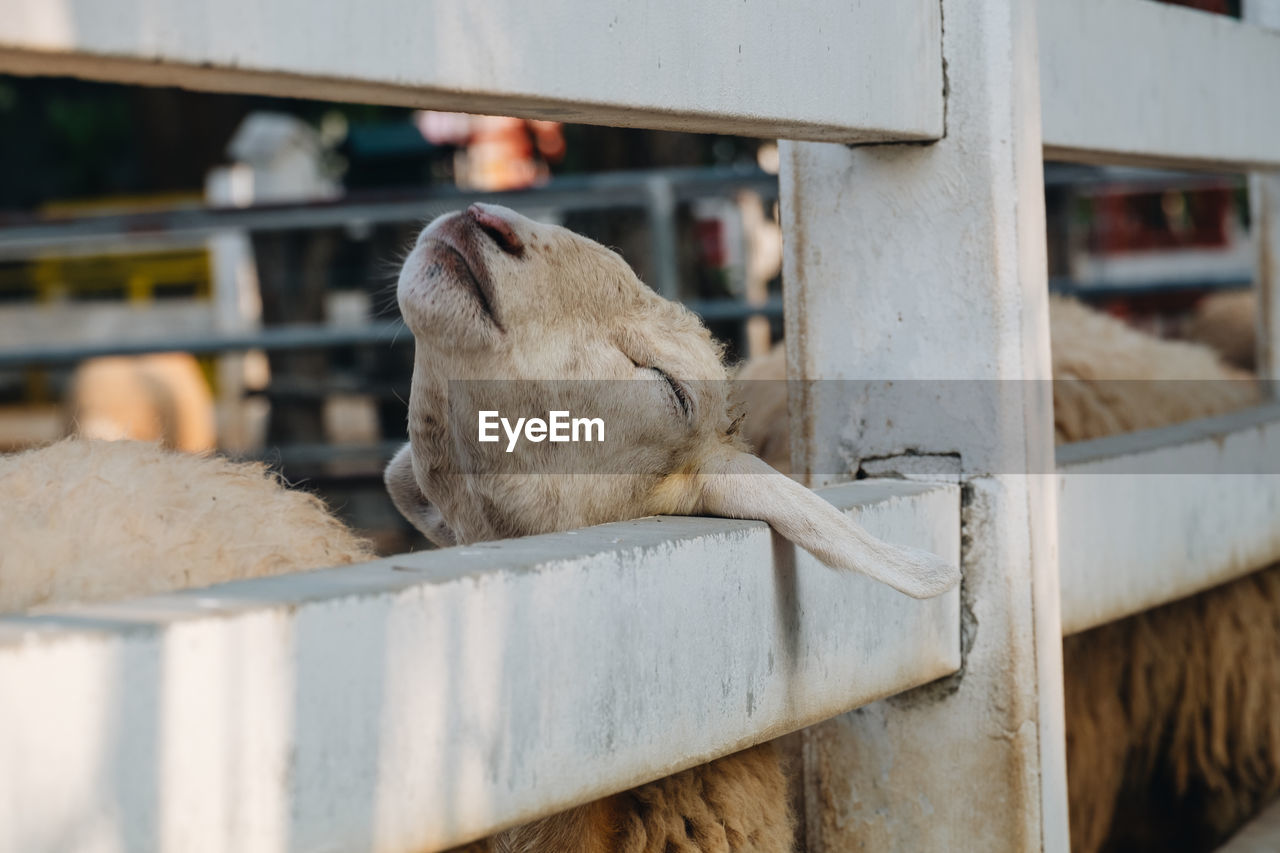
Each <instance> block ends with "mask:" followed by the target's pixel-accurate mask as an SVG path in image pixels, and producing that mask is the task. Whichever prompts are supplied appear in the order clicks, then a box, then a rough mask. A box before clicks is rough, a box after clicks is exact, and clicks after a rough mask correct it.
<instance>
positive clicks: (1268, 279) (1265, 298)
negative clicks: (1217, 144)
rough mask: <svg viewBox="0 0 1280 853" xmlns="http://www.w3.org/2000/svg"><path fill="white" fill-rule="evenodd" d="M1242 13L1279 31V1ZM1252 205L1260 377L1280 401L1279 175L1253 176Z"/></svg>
mask: <svg viewBox="0 0 1280 853" xmlns="http://www.w3.org/2000/svg"><path fill="white" fill-rule="evenodd" d="M1241 11H1242V13H1243V17H1244V19H1245V20H1246V21H1248V22H1249V23H1251V24H1255V25H1257V26H1260V27H1267V28H1268V29H1273V30H1280V0H1245V2H1244V4H1243V8H1242V10H1241ZM1249 204H1250V212H1251V213H1252V217H1251V218H1252V220H1253V239H1254V246H1255V248H1256V250H1257V258H1258V260H1257V266H1256V272H1255V274H1254V287H1255V288H1256V290H1257V294H1258V316H1257V328H1258V344H1257V346H1258V375H1259V376H1260V377H1262V378H1263V379H1265V380H1267V381H1268V387H1269V389H1270V393H1271V396H1272V397H1273V398H1280V173H1278V172H1255V173H1253V174H1251V175H1250V176H1249Z"/></svg>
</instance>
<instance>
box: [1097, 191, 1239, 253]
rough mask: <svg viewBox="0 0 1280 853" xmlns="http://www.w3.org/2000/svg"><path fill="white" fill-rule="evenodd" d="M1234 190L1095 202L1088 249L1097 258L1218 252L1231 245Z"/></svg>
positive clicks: (1105, 196) (1105, 195) (1119, 195)
mask: <svg viewBox="0 0 1280 853" xmlns="http://www.w3.org/2000/svg"><path fill="white" fill-rule="evenodd" d="M1231 205H1232V191H1231V190H1230V189H1229V188H1225V187H1224V188H1220V189H1203V190H1194V191H1189V192H1180V191H1165V192H1144V193H1135V192H1129V191H1124V190H1120V191H1110V192H1107V191H1104V192H1100V193H1098V194H1097V195H1095V196H1094V197H1093V211H1094V219H1093V226H1092V228H1091V229H1090V233H1089V248H1090V249H1091V250H1092V251H1094V252H1097V253H1099V254H1104V255H1105V254H1114V253H1117V252H1134V251H1149V250H1153V249H1193V248H1194V249H1205V248H1221V247H1224V246H1226V245H1227V243H1228V242H1229V240H1230V233H1229V227H1230V224H1229V223H1230V218H1231V209H1232V208H1231Z"/></svg>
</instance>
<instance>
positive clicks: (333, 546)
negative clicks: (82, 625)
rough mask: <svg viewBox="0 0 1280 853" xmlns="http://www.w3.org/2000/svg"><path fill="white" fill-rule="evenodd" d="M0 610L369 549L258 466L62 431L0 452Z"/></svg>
mask: <svg viewBox="0 0 1280 853" xmlns="http://www.w3.org/2000/svg"><path fill="white" fill-rule="evenodd" d="M0 501H3V504H4V506H5V507H6V510H5V512H4V514H3V515H2V516H0V542H3V543H4V547H3V549H2V550H0V612H12V611H18V610H25V609H27V608H29V607H35V606H38V605H42V604H54V603H57V604H63V603H68V602H84V601H101V600H108V599H117V598H123V597H128V596H137V595H148V594H154V593H160V592H167V591H172V590H176V589H184V588H188V587H201V586H208V585H210V584H215V583H222V582H224V581H231V580H238V579H242V578H253V577H263V576H266V575H278V574H284V573H287V572H295V571H301V570H304V569H316V568H323V567H326V566H336V565H342V564H346V563H352V562H357V561H360V560H367V559H372V558H373V556H374V554H373V552H372V550H371V549H370V547H369V545H368V544H367V543H366V542H364V541H363V540H361V539H360V538H358V537H357V536H356V535H355V534H353V533H352V532H351V531H350V530H348V529H347V528H346V527H345V526H344V525H343V524H342V523H341V522H339V521H338V520H337V519H335V518H334V517H333V516H332V515H331V514H330V513H329V511H328V510H327V509H326V508H325V506H324V504H323V503H322V502H321V501H320V499H319V498H317V497H315V496H314V495H310V494H306V493H304V492H298V491H293V490H290V489H287V488H285V487H284V486H283V484H282V483H281V482H280V480H279V479H278V477H277V476H276V475H275V474H273V473H271V472H270V471H268V469H267V468H266V466H264V465H261V464H257V463H237V462H231V461H229V460H227V459H224V458H221V457H218V456H193V455H187V454H180V453H175V452H171V451H166V450H163V449H161V448H160V447H158V446H157V445H154V444H147V443H141V442H128V441H117V442H109V441H88V440H80V439H66V440H64V441H61V442H58V443H56V444H53V445H50V446H48V447H45V448H41V449H38V450H30V451H26V452H23V453H19V454H14V455H11V456H6V457H0Z"/></svg>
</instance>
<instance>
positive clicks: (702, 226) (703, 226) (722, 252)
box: [693, 219, 729, 269]
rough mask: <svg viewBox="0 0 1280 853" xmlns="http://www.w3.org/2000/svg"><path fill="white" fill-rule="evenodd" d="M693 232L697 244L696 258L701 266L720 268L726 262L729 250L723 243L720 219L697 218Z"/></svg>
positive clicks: (723, 237) (722, 227)
mask: <svg viewBox="0 0 1280 853" xmlns="http://www.w3.org/2000/svg"><path fill="white" fill-rule="evenodd" d="M693 234H694V239H695V240H696V241H697V244H698V259H699V260H700V261H701V262H702V265H703V266H707V267H711V268H712V269H720V268H722V267H724V266H725V265H726V264H727V263H728V258H729V251H728V248H727V247H726V245H725V233H724V222H723V221H722V220H720V219H699V220H698V221H697V222H695V223H694V225H693Z"/></svg>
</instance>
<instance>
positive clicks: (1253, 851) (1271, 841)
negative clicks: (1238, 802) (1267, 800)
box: [1218, 801, 1280, 853]
mask: <svg viewBox="0 0 1280 853" xmlns="http://www.w3.org/2000/svg"><path fill="white" fill-rule="evenodd" d="M1277 850H1280V801H1277V802H1275V803H1272V804H1271V805H1270V806H1268V807H1267V808H1266V809H1265V810H1264V811H1263V812H1262V814H1260V815H1258V816H1257V817H1255V818H1254V819H1253V820H1251V821H1249V822H1248V823H1247V824H1245V826H1244V828H1243V829H1241V830H1240V831H1239V832H1237V833H1236V834H1235V835H1233V836H1231V840H1230V841H1228V842H1227V843H1226V844H1224V845H1222V846H1221V847H1219V848H1218V853H1275V851H1277Z"/></svg>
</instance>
